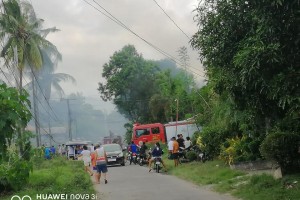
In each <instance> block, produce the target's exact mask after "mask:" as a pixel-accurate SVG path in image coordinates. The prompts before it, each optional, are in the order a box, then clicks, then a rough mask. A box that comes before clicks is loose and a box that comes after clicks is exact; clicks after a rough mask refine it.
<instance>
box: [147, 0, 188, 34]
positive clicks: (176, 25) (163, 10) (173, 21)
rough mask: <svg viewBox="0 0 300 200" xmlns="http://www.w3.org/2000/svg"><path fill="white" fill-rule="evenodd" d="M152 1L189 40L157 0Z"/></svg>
mask: <svg viewBox="0 0 300 200" xmlns="http://www.w3.org/2000/svg"><path fill="white" fill-rule="evenodd" d="M153 1H154V2H155V3H156V5H157V6H158V7H159V8H160V9H161V10H162V11H163V12H164V13H165V15H166V16H167V17H168V18H169V19H170V20H171V21H172V22H173V24H174V25H175V26H176V27H177V28H178V29H179V30H180V31H181V32H182V33H183V34H184V35H185V36H186V37H187V38H188V39H189V40H190V39H191V38H190V37H189V36H188V35H187V34H186V33H185V32H184V31H183V30H182V29H181V28H180V27H179V26H178V25H177V24H176V22H175V21H174V20H173V19H172V18H171V17H170V16H169V15H168V14H167V13H166V11H165V10H164V9H163V8H162V7H161V6H160V5H159V4H158V3H157V1H155V0H153Z"/></svg>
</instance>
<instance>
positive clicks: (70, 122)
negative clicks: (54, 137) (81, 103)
mask: <svg viewBox="0 0 300 200" xmlns="http://www.w3.org/2000/svg"><path fill="white" fill-rule="evenodd" d="M67 105H68V117H69V123H68V129H69V140H70V141H72V119H71V110H70V99H67Z"/></svg>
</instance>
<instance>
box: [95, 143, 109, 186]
mask: <svg viewBox="0 0 300 200" xmlns="http://www.w3.org/2000/svg"><path fill="white" fill-rule="evenodd" d="M96 148H97V149H96V150H95V154H96V168H97V174H96V183H98V184H100V178H101V173H102V174H103V176H104V183H105V184H107V179H106V173H107V156H106V152H105V150H104V147H103V146H102V147H100V145H99V144H97V146H96Z"/></svg>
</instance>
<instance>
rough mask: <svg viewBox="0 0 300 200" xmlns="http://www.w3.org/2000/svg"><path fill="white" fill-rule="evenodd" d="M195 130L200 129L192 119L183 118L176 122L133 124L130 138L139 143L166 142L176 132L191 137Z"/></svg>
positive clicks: (174, 135)
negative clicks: (183, 119)
mask: <svg viewBox="0 0 300 200" xmlns="http://www.w3.org/2000/svg"><path fill="white" fill-rule="evenodd" d="M195 131H200V128H199V127H197V125H196V124H195V122H194V121H191V120H185V121H178V122H169V123H167V124H161V123H154V124H138V123H136V124H134V126H133V133H132V140H133V141H134V143H135V144H137V145H139V143H140V142H146V143H155V142H162V143H167V142H168V141H169V140H170V139H171V137H176V136H177V134H183V137H184V138H185V137H187V136H189V137H191V136H192V135H193V134H194V133H195Z"/></svg>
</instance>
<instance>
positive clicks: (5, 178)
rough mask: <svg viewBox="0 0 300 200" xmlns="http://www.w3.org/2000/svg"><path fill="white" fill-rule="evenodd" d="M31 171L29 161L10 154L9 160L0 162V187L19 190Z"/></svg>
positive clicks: (6, 189) (4, 189) (7, 189)
mask: <svg viewBox="0 0 300 200" xmlns="http://www.w3.org/2000/svg"><path fill="white" fill-rule="evenodd" d="M31 171H32V163H31V162H30V161H27V160H24V159H20V158H19V156H18V155H16V154H12V155H10V161H9V162H2V163H1V164H0V189H1V190H3V191H10V190H19V189H21V188H22V186H24V184H25V183H27V182H28V179H29V173H30V172H31Z"/></svg>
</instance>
